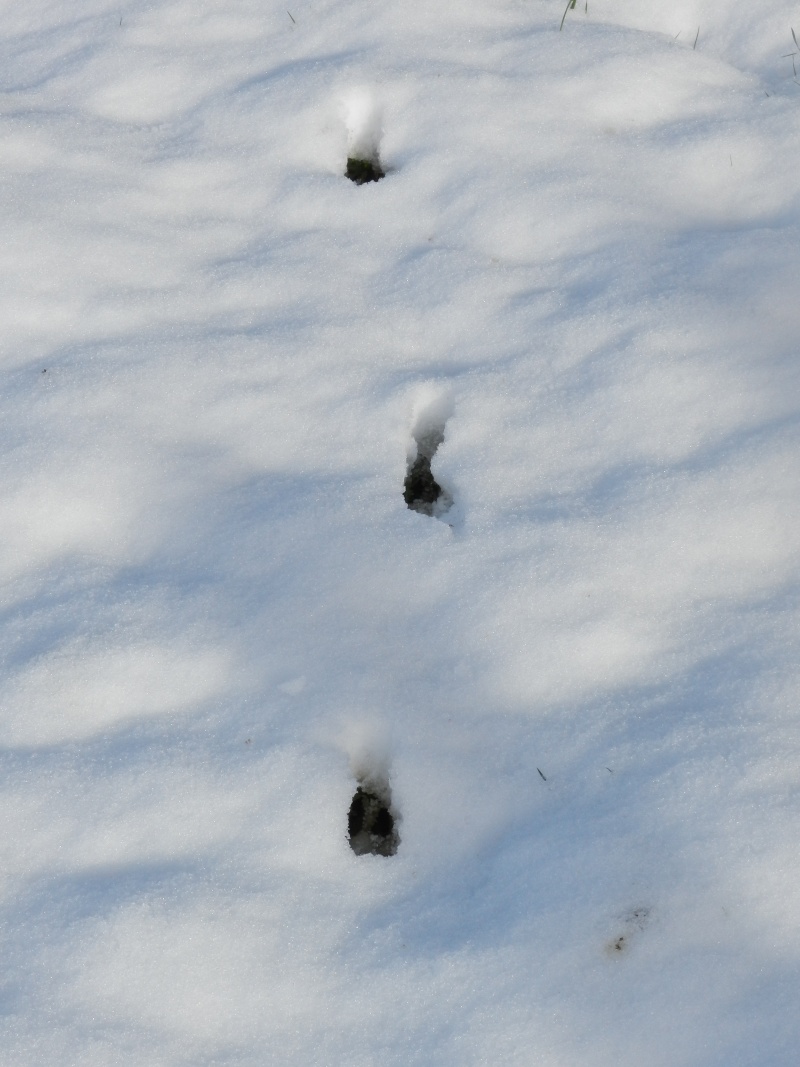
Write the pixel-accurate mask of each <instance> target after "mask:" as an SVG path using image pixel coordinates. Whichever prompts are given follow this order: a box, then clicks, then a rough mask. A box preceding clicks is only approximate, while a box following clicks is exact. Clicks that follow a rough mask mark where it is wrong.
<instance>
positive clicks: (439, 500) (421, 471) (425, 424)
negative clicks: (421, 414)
mask: <svg viewBox="0 0 800 1067" xmlns="http://www.w3.org/2000/svg"><path fill="white" fill-rule="evenodd" d="M448 414H449V412H448ZM444 427H445V418H442V417H441V415H440V416H439V417H438V418H437V417H435V416H433V417H432V416H431V413H430V412H429V413H428V416H427V417H425V418H422V419H420V420H419V421H418V423H417V429H416V430H415V431H414V444H415V445H416V449H414V450H413V452H414V454H413V455H412V456H411V457H410V458H409V461H408V473H407V474H406V480H405V483H404V485H403V499H404V500H405V502H406V504H408V506H409V508H410V509H411V510H412V511H419V512H420V513H421V514H422V515H432V516H434V517H435V518H437V519H438V518H441V517H442V516H443V515H444V514H445V513H446V512H447V511H449V510H450V508H451V507H452V506H453V498H452V496H450V494H449V493H448V492H447V490H446V489H443V488H442V487H441V485H439V483H438V482H437V481H436V479H435V478H434V476H433V471H432V470H431V460H432V459H433V457H434V455H435V454H436V450H437V448H438V447H439V445H440V444H441V443H442V441H444Z"/></svg>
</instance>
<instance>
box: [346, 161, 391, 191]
mask: <svg viewBox="0 0 800 1067" xmlns="http://www.w3.org/2000/svg"><path fill="white" fill-rule="evenodd" d="M345 177H346V178H349V179H350V181H351V182H355V183H356V185H366V183H367V182H379V181H380V180H381V178H385V177H386V174H385V173H384V171H383V169H382V168H381V165H380V163H379V162H378V159H377V158H375V159H356V157H355V156H348V157H347V170H346V171H345Z"/></svg>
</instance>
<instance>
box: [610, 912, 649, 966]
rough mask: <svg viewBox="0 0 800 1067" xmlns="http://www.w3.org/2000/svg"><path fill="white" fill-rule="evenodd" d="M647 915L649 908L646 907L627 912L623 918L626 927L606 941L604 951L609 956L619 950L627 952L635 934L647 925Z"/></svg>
mask: <svg viewBox="0 0 800 1067" xmlns="http://www.w3.org/2000/svg"><path fill="white" fill-rule="evenodd" d="M649 917H650V908H647V907H639V908H633V909H632V910H631V911H630V912H628V914H627V915H626V916H625V918H624V920H623V921H624V923H625V927H626V929H625V932H624V933H621V934H619V936H618V937H615V938H614V939H613V940H611V941H609V942H608V944H607V945H606V952H607V953H608V954H609V955H610V956H615V955H616V954H617V953H619V952H627V951H628V949H629V948H630V947H631V942H632V941H633V940H634V938H635V936H636V935H637V934H638V933H641V931H642V930H644V928H645V926H647V922H648V919H649Z"/></svg>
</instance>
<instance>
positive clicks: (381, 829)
mask: <svg viewBox="0 0 800 1067" xmlns="http://www.w3.org/2000/svg"><path fill="white" fill-rule="evenodd" d="M347 831H348V837H349V839H350V848H352V850H353V852H355V854H356V855H357V856H366V855H372V856H393V855H394V854H395V852H397V846H398V845H399V844H400V837H399V835H398V833H397V826H396V818H395V815H394V813H393V811H392V791H391V789H390V788H389V781H388V779H387V778H383V777H380V778H379V777H370V778H365V779H362V781H361V783H360V785H359V787H358V789H356V792H355V796H354V797H353V801H352V803H351V804H350V811H349V812H348V815H347Z"/></svg>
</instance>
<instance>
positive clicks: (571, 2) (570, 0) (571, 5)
mask: <svg viewBox="0 0 800 1067" xmlns="http://www.w3.org/2000/svg"><path fill="white" fill-rule="evenodd" d="M577 2H578V0H567V6H566V7H565V8H564V14H563V15H562V16H561V25H560V26H559V27H558V32H559V33H561V31H562V30H563V29H564V20H565V19H566V17H567V12H568V11H569V9H570V8H574V7H575V4H576V3H577Z"/></svg>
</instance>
